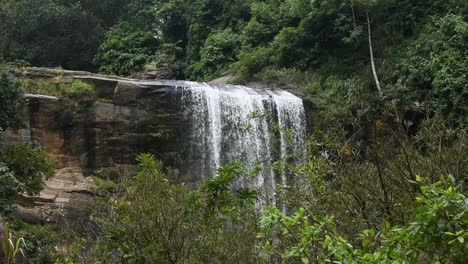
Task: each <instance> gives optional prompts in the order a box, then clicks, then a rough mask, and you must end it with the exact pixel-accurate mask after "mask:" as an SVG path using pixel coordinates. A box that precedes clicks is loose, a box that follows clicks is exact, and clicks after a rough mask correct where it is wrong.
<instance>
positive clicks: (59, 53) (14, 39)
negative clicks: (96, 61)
mask: <svg viewBox="0 0 468 264" xmlns="http://www.w3.org/2000/svg"><path fill="white" fill-rule="evenodd" d="M0 31H1V32H2V34H1V35H0V55H3V57H5V59H7V60H11V61H13V60H16V59H21V60H25V61H28V62H30V63H31V64H32V65H37V66H52V67H56V66H62V67H65V68H71V69H93V64H92V60H93V57H94V54H95V53H96V51H97V47H98V45H99V40H100V38H101V35H102V29H101V27H100V26H99V24H98V21H97V19H96V18H95V17H94V16H92V15H90V14H88V13H86V12H85V11H83V10H82V8H81V7H80V6H79V4H77V3H76V2H75V3H73V4H70V5H64V4H61V3H59V2H58V1H54V0H21V1H15V3H14V4H13V5H12V6H11V7H10V8H8V9H5V10H2V12H0Z"/></svg>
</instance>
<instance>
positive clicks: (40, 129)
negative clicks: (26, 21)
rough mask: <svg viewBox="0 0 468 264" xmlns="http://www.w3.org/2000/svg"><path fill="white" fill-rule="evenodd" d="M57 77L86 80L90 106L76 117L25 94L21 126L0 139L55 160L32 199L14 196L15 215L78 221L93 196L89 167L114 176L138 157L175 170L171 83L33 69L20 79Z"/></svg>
mask: <svg viewBox="0 0 468 264" xmlns="http://www.w3.org/2000/svg"><path fill="white" fill-rule="evenodd" d="M59 74H60V75H61V78H76V79H80V80H82V81H85V82H89V83H92V84H93V85H94V86H95V87H96V92H97V96H98V98H99V99H98V101H97V102H95V103H93V104H92V105H90V106H88V107H86V109H82V110H81V111H79V112H76V111H70V110H68V109H67V108H66V106H64V102H63V101H62V100H61V98H57V97H53V96H45V95H32V94H27V95H25V99H26V105H27V109H26V110H25V114H24V127H23V128H21V129H16V130H9V131H7V132H6V133H4V134H3V135H2V136H3V139H4V142H6V143H7V144H11V143H27V144H32V145H33V146H36V147H40V148H43V149H45V150H47V152H48V153H50V154H51V155H52V156H53V157H55V159H56V160H57V163H58V170H57V172H56V175H55V177H54V178H52V179H50V180H49V181H48V182H47V185H46V187H45V189H44V190H43V191H42V192H41V193H40V195H39V196H36V197H29V196H21V197H20V198H19V206H18V210H17V212H16V215H17V216H18V217H20V218H22V219H24V220H27V221H30V222H35V223H46V222H53V223H55V222H58V221H59V220H60V219H67V220H68V221H74V222H76V221H81V220H85V219H86V218H87V215H88V212H89V210H90V209H91V206H92V201H93V195H94V194H93V190H92V182H93V180H92V178H91V177H88V176H89V175H92V174H93V173H94V172H95V171H96V170H97V169H102V168H108V169H110V170H113V171H118V170H119V169H121V168H125V167H127V166H129V165H130V166H131V165H134V164H135V157H136V155H137V154H139V153H146V152H149V153H153V154H155V155H156V156H157V158H159V159H162V160H164V161H165V162H166V163H167V164H168V165H172V166H177V162H178V157H179V156H180V153H181V147H180V146H181V138H182V137H181V136H180V135H181V134H182V133H183V131H184V129H183V126H184V122H183V113H182V112H181V110H180V105H179V104H180V96H181V95H180V92H178V89H177V85H176V84H175V83H164V82H158V81H151V82H143V81H138V80H130V79H122V78H114V77H108V76H101V75H92V74H89V73H85V72H69V71H65V72H64V71H60V72H59V71H55V70H50V69H36V68H33V69H29V70H28V71H27V73H24V74H23V76H24V75H26V76H28V77H29V78H31V77H32V78H37V77H39V78H55V77H56V76H58V75H59Z"/></svg>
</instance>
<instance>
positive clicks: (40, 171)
mask: <svg viewBox="0 0 468 264" xmlns="http://www.w3.org/2000/svg"><path fill="white" fill-rule="evenodd" d="M0 161H1V162H3V163H5V165H6V166H7V167H8V168H9V169H10V170H11V171H12V172H13V173H14V175H15V177H16V178H17V180H18V181H19V182H21V183H22V184H24V191H26V192H27V193H29V194H38V193H39V192H40V191H41V190H42V188H43V187H44V181H45V180H46V179H48V178H50V177H52V176H53V175H54V169H55V165H54V161H53V160H52V159H51V158H50V157H49V156H48V155H47V153H46V152H45V151H44V150H40V149H32V148H31V147H30V146H28V145H24V144H17V145H9V146H4V147H3V148H2V149H0Z"/></svg>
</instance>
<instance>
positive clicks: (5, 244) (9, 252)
mask: <svg viewBox="0 0 468 264" xmlns="http://www.w3.org/2000/svg"><path fill="white" fill-rule="evenodd" d="M23 244H24V239H23V238H19V239H17V240H16V243H15V242H14V240H13V235H12V233H11V230H10V224H8V223H7V224H5V233H4V237H3V238H2V239H1V245H2V249H3V255H4V256H3V257H4V263H5V264H14V263H16V256H17V255H18V253H20V252H21V253H22V249H21V246H22V245H23Z"/></svg>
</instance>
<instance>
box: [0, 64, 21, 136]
mask: <svg viewBox="0 0 468 264" xmlns="http://www.w3.org/2000/svg"><path fill="white" fill-rule="evenodd" d="M21 96H22V94H21V90H20V89H19V84H18V81H17V80H16V78H15V77H14V76H13V75H12V74H11V73H10V72H9V71H8V70H7V69H6V68H5V67H4V66H2V65H1V61H0V132H1V131H3V130H5V129H7V128H8V127H12V126H14V125H16V124H17V123H18V121H19V119H20V116H21V105H22V99H21Z"/></svg>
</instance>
